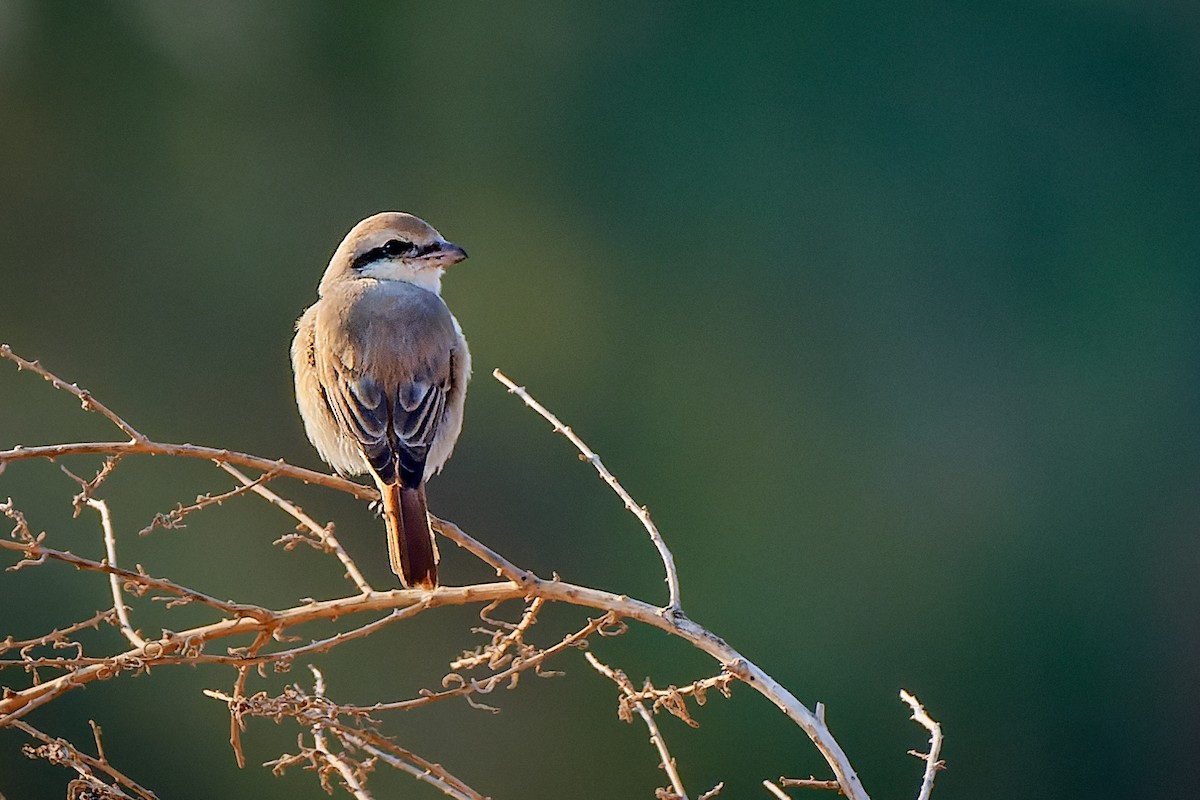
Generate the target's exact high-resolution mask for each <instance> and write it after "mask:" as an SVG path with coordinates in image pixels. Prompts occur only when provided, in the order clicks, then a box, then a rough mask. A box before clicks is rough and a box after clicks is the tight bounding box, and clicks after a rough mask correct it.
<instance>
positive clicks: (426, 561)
mask: <svg viewBox="0 0 1200 800" xmlns="http://www.w3.org/2000/svg"><path fill="white" fill-rule="evenodd" d="M381 488H382V492H381V494H382V495H383V522H384V525H385V526H387V540H388V557H389V558H390V559H391V561H392V572H394V573H396V577H398V578H400V582H401V583H403V584H404V585H405V586H406V587H408V588H410V589H411V588H414V587H421V588H424V589H434V588H437V582H438V580H437V561H438V557H437V547H436V546H435V545H434V543H433V531H432V530H430V528H429V512H428V510H427V508H426V505H425V486H424V484H422V485H421V486H419V487H417V488H416V489H408V488H405V487H404V486H401V485H400V484H388V485H386V486H383V487H381Z"/></svg>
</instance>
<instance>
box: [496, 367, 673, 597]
mask: <svg viewBox="0 0 1200 800" xmlns="http://www.w3.org/2000/svg"><path fill="white" fill-rule="evenodd" d="M492 376H493V377H494V378H495V379H496V380H498V381H500V382H501V383H502V384H504V385H505V386H506V387H508V391H509V392H511V393H512V394H515V395H516V396H517V397H519V398H521V400H523V401H524V402H525V405H527V406H529V407H530V408H532V409H533V410H534V411H536V412H537V413H538V414H539V415H540V416H541V417H542V419H544V420H546V421H547V422H549V423H550V425H551V426H552V427H553V428H554V432H555V433H561V434H562V435H563V436H565V437H566V438H567V439H568V441H570V442H571V444H573V445H575V447H576V448H577V449H578V450H579V457H580V459H581V460H582V461H586V462H588V463H589V464H591V465H592V466H593V467H595V468H596V472H597V473H598V474H599V475H600V478H601V479H602V480H603V481H604V482H605V483H607V484H608V485H609V486H610V487H611V488H612V490H613V491H614V492H616V493H617V497H619V498H621V502H623V503H624V504H625V508H627V509H628V510H629V512H630V513H631V514H633V515H634V516H635V517H637V518H638V520H639V521H640V522H641V523H642V527H644V528H645V529H646V533H648V534H649V535H650V541H651V542H653V543H654V547H655V548H656V549H657V550H658V555H659V557H660V558H662V562H663V568H664V569H665V570H666V573H667V587H668V589H669V591H670V600H669V601H668V603H667V606H666V608H664V609H663V613H666V614H671V615H675V614H680V613H682V612H683V606H682V605H681V604H680V600H679V574H678V573H677V572H676V571H675V558H674V556H672V555H671V551H670V550H669V549H668V548H667V543H666V542H665V541H663V538H662V535H661V534H660V533H659V532H658V528H657V527H656V526H655V524H654V523H653V522H652V521H651V520H650V510H649V509H647V508H646V507H645V506H640V505H638V504H637V502H636V501H635V500H634V499H633V497H632V496H631V495H630V494H629V492H627V491H625V487H624V486H622V485H621V484H620V483H619V482H618V481H617V479H616V478H615V477H613V474H612V473H611V472H609V471H608V468H607V467H605V466H604V464H603V462H601V461H600V456H598V455H596V453H595V452H594V451H593V450H592V449H591V448H590V447H588V446H587V445H586V444H584V443H583V440H582V439H580V438H579V436H578V435H577V434H576V433H575V431H573V430H572V429H571V427H570V426H569V425H564V424H563V422H562V421H561V420H559V418H558V417H556V416H554V415H553V414H551V413H550V412H549V411H548V410H546V407H545V406H543V405H542V404H541V403H539V402H538V401H537V400H534V399H533V398H532V397H531V396H530V395H529V392H527V391H525V387H524V386H518V385H517V384H515V383H514V382H513V381H512V380H511V379H510V378H509V377H508V376H507V375H505V374H504V373H503V372H501V371H500V370H498V369H497V370H493V371H492Z"/></svg>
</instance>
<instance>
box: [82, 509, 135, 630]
mask: <svg viewBox="0 0 1200 800" xmlns="http://www.w3.org/2000/svg"><path fill="white" fill-rule="evenodd" d="M84 502H85V503H86V504H87V506H88V508H92V509H95V511H96V513H97V514H99V515H100V525H101V527H102V528H104V552H105V561H106V562H107V563H108V565H109V566H111V567H116V566H117V537H116V536H115V535H114V534H113V525H112V516H111V514H109V511H108V503H106V502H104V501H103V500H97V499H96V498H94V497H88V498H86V499H85V500H84ZM108 586H109V589H111V590H112V598H113V608H114V609H116V612H117V619H118V620H120V623H121V625H120V627H121V633H122V634H124V635H125V638H126V639H128V640H129V643H130V644H132V645H133V646H134V647H143V646H145V644H146V640H145V639H143V638H142V637H141V636H140V635H139V634H138V632H137V631H135V630H134V629H133V623H132V622H130V621H129V607H128V606H126V605H125V602H124V600H123V599H122V598H121V580H120V578H118V577H117V574H116V573H115V572H110V573H108Z"/></svg>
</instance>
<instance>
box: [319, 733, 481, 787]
mask: <svg viewBox="0 0 1200 800" xmlns="http://www.w3.org/2000/svg"><path fill="white" fill-rule="evenodd" d="M338 734H339V736H340V737H341V738H342V739H343V740H344V741H345V742H346V743H347V744H350V745H352V746H354V747H357V748H358V749H360V750H362V751H363V752H364V753H369V754H371V755H372V756H374V757H375V758H378V759H379V760H380V761H383V762H384V763H386V764H388V765H390V766H392V767H395V768H396V769H398V770H401V771H403V772H407V773H408V774H409V775H412V776H413V777H414V778H416V779H417V780H421V781H424V782H425V783H428V784H429V785H431V786H434V787H436V788H437V789H439V790H440V791H441V792H442V794H445V795H447V796H448V797H452V798H454V800H490V798H488V797H486V796H484V795H481V794H480V793H479V792H477V791H475V790H474V789H472V788H471V787H470V786H468V785H467V784H465V783H463V782H462V781H460V780H459V779H458V778H455V777H454V776H453V775H451V774H450V773H449V772H447V771H446V770H445V769H444V768H443V767H442V765H440V764H434V763H433V762H431V761H426V760H425V759H423V758H421V757H420V756H418V755H417V754H416V753H411V752H409V751H408V750H405V749H404V748H402V747H399V746H397V745H395V744H394V743H392V742H388V741H387V740H384V739H381V738H380V737H378V736H368V735H366V734H363V733H361V732H358V731H351V730H350V729H347V728H342V727H339V728H338Z"/></svg>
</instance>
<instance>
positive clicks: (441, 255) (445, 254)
mask: <svg viewBox="0 0 1200 800" xmlns="http://www.w3.org/2000/svg"><path fill="white" fill-rule="evenodd" d="M431 255H432V256H433V257H434V259H435V261H436V263H437V265H438V266H439V267H448V266H450V265H451V264H457V263H458V262H460V261H462V260H463V259H464V258H466V257H467V251H466V250H463V249H462V248H461V247H459V246H458V245H456V244H455V243H454V242H442V243H441V244H440V245H439V246H438V249H437V250H435V251H434V252H433V253H431Z"/></svg>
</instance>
